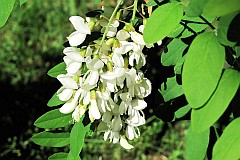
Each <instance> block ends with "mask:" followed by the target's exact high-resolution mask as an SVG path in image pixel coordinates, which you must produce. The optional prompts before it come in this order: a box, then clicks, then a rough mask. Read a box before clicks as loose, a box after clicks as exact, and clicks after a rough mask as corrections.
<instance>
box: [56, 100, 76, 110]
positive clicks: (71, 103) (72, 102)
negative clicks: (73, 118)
mask: <svg viewBox="0 0 240 160" xmlns="http://www.w3.org/2000/svg"><path fill="white" fill-rule="evenodd" d="M76 106H77V101H75V100H73V99H70V100H69V101H68V102H66V103H65V104H64V105H63V106H62V107H61V108H60V109H59V111H60V112H61V113H63V114H68V113H71V112H72V111H73V110H74V109H75V108H76Z"/></svg>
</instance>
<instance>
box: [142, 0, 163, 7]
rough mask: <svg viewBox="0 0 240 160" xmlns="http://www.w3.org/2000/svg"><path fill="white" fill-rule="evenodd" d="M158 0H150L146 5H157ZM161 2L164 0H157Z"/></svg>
mask: <svg viewBox="0 0 240 160" xmlns="http://www.w3.org/2000/svg"><path fill="white" fill-rule="evenodd" d="M155 1H156V0H150V1H149V2H148V3H147V4H146V6H148V7H149V6H156V5H157V3H156V2H155ZM157 1H158V2H159V3H160V2H162V0H157Z"/></svg>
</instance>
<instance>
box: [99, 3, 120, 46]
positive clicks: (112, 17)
mask: <svg viewBox="0 0 240 160" xmlns="http://www.w3.org/2000/svg"><path fill="white" fill-rule="evenodd" d="M122 1H123V0H120V1H119V3H118V4H117V6H116V7H115V9H114V11H113V13H112V15H111V17H110V19H109V21H108V24H107V27H106V30H105V31H104V33H103V37H102V39H101V42H100V47H99V49H98V51H99V50H100V49H101V48H102V45H103V43H104V40H105V38H106V37H107V33H108V31H109V28H110V25H111V24H112V21H113V19H114V18H115V15H116V13H117V11H118V8H119V6H120V5H121V3H122Z"/></svg>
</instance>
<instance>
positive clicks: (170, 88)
mask: <svg viewBox="0 0 240 160" xmlns="http://www.w3.org/2000/svg"><path fill="white" fill-rule="evenodd" d="M166 85H167V88H166V90H164V84H162V85H161V90H159V92H160V93H161V94H162V96H163V98H164V101H165V102H167V101H169V100H171V99H173V98H176V97H179V96H181V95H182V94H183V90H182V86H181V85H178V83H177V81H176V77H172V78H168V79H167V84H166Z"/></svg>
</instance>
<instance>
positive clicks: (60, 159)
mask: <svg viewBox="0 0 240 160" xmlns="http://www.w3.org/2000/svg"><path fill="white" fill-rule="evenodd" d="M67 156H68V153H64V152H59V153H55V154H53V155H51V156H50V157H48V160H67Z"/></svg>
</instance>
